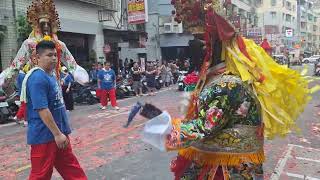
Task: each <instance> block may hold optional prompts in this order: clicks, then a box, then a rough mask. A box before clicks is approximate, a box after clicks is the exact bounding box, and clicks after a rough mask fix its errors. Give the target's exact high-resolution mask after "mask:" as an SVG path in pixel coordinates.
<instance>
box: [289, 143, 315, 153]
mask: <svg viewBox="0 0 320 180" xmlns="http://www.w3.org/2000/svg"><path fill="white" fill-rule="evenodd" d="M288 145H290V146H294V147H298V148H302V149H308V150H313V151H320V149H316V148H312V147H304V146H301V145H296V144H288Z"/></svg>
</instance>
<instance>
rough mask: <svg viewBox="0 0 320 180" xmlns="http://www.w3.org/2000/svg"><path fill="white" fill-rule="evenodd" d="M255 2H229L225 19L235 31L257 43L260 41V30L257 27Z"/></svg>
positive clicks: (238, 0)
mask: <svg viewBox="0 0 320 180" xmlns="http://www.w3.org/2000/svg"><path fill="white" fill-rule="evenodd" d="M258 5H259V2H258V1H256V0H231V4H229V5H228V6H227V12H226V14H227V17H228V19H229V21H230V22H231V23H232V24H233V25H234V27H235V28H236V30H237V31H238V32H240V33H241V34H242V35H243V36H245V37H247V38H251V39H254V40H255V41H256V42H257V43H260V42H261V41H262V34H261V28H258V27H257V23H258V14H257V11H256V10H257V6H258Z"/></svg>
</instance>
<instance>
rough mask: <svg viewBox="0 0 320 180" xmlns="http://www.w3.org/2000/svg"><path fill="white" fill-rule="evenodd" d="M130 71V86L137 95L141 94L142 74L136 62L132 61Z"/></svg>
mask: <svg viewBox="0 0 320 180" xmlns="http://www.w3.org/2000/svg"><path fill="white" fill-rule="evenodd" d="M131 73H132V80H133V84H132V87H133V89H134V91H135V92H136V95H137V96H139V95H140V96H142V95H143V94H142V83H141V76H142V73H143V72H142V70H141V67H140V66H139V64H138V63H134V65H133V67H132V68H131Z"/></svg>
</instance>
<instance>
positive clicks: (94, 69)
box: [90, 64, 98, 84]
mask: <svg viewBox="0 0 320 180" xmlns="http://www.w3.org/2000/svg"><path fill="white" fill-rule="evenodd" d="M97 75H98V67H97V65H96V64H93V65H92V68H91V70H90V81H91V82H92V83H93V84H95V83H97V78H98V77H97Z"/></svg>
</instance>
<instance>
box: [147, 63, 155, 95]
mask: <svg viewBox="0 0 320 180" xmlns="http://www.w3.org/2000/svg"><path fill="white" fill-rule="evenodd" d="M156 75H157V69H156V67H155V66H154V65H152V64H150V65H148V67H147V71H146V81H147V86H148V91H149V92H148V95H149V96H155V95H156V94H155V91H156Z"/></svg>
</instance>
